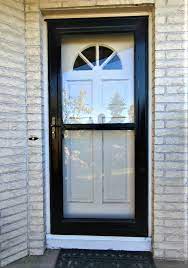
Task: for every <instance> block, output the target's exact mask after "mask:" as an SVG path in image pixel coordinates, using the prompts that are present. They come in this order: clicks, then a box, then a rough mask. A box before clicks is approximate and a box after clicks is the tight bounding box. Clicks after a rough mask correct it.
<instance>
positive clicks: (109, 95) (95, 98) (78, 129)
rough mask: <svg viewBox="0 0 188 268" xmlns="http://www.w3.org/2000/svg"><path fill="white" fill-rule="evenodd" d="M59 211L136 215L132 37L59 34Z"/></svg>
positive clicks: (85, 214) (82, 215) (72, 214)
mask: <svg viewBox="0 0 188 268" xmlns="http://www.w3.org/2000/svg"><path fill="white" fill-rule="evenodd" d="M61 49H62V89H63V94H62V103H63V109H62V113H63V114H62V117H63V124H64V130H65V131H64V141H63V197H64V198H63V211H64V217H66V218H101V219H102V218H111V219H115V218H119V219H133V218H134V215H135V198H134V196H135V193H134V186H135V174H134V170H135V164H134V151H135V149H134V147H135V133H134V130H131V127H130V129H126V130H125V129H122V128H121V127H123V126H125V124H130V126H131V124H134V38H133V35H132V34H128V35H125V34H124V35H117V34H115V35H102V36H101V35H94V36H87V37H86V36H74V37H64V38H63V39H62V48H61Z"/></svg>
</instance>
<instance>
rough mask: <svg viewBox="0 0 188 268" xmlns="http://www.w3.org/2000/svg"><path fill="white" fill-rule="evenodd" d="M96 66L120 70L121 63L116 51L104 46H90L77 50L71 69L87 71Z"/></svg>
mask: <svg viewBox="0 0 188 268" xmlns="http://www.w3.org/2000/svg"><path fill="white" fill-rule="evenodd" d="M96 67H98V68H100V69H103V70H120V69H122V64H121V60H120V58H119V56H118V54H117V52H116V51H113V50H112V49H110V48H108V47H105V46H91V47H88V48H86V49H84V50H83V51H82V52H79V54H78V56H77V58H76V60H75V62H74V67H73V70H75V71H83V70H85V71H87V70H93V69H95V68H96Z"/></svg>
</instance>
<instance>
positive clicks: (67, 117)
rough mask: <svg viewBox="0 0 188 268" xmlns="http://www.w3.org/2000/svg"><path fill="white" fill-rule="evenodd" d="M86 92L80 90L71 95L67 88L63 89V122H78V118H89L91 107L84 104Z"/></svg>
mask: <svg viewBox="0 0 188 268" xmlns="http://www.w3.org/2000/svg"><path fill="white" fill-rule="evenodd" d="M86 96H87V92H86V91H85V90H83V89H81V90H80V92H79V95H78V96H76V97H71V96H70V95H69V94H68V91H67V90H64V91H63V108H64V109H63V119H64V122H65V123H67V122H68V123H70V122H69V121H71V123H80V119H85V118H89V114H91V112H92V109H91V108H90V107H88V105H87V104H86Z"/></svg>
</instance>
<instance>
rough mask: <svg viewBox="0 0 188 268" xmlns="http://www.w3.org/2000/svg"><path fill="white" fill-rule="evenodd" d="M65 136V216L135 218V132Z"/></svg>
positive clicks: (80, 132) (114, 131)
mask: <svg viewBox="0 0 188 268" xmlns="http://www.w3.org/2000/svg"><path fill="white" fill-rule="evenodd" d="M64 137H65V138H64V160H63V161H64V167H63V173H64V174H63V177H64V182H63V184H64V187H63V190H64V194H63V196H64V201H63V206H64V209H63V210H64V217H66V218H78V217H79V218H94V217H95V218H122V219H128V218H129V219H132V218H134V215H135V211H134V194H135V193H134V180H135V177H134V168H135V164H134V143H135V141H134V131H122V130H113V131H108V130H105V131H92V130H88V131H87V130H86V131H85V130H83V131H76V130H74V131H65V135H64Z"/></svg>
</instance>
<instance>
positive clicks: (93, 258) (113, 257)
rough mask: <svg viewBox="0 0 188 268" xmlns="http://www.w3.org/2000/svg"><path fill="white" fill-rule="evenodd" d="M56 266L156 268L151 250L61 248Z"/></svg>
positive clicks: (72, 267)
mask: <svg viewBox="0 0 188 268" xmlns="http://www.w3.org/2000/svg"><path fill="white" fill-rule="evenodd" d="M55 268H156V266H155V264H154V261H153V258H152V254H151V253H150V252H130V251H114V250H84V249H61V251H60V253H59V256H58V258H57V262H56V266H55Z"/></svg>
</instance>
